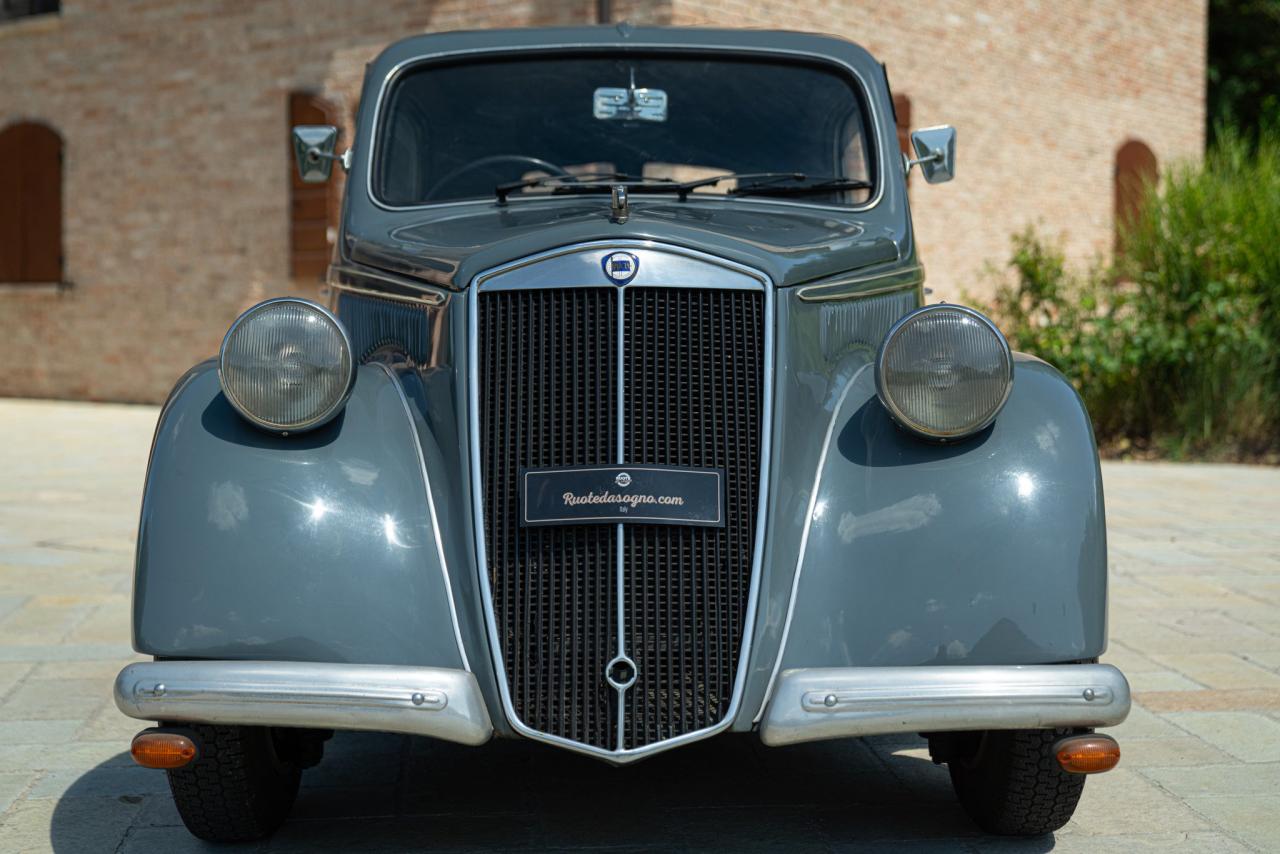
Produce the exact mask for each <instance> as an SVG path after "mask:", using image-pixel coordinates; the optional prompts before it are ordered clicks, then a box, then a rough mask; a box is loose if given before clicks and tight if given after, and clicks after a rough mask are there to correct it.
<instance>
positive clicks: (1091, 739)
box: [1053, 733, 1120, 774]
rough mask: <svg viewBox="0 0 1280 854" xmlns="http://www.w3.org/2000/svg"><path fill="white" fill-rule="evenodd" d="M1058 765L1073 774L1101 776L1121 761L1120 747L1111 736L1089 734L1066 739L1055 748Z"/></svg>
mask: <svg viewBox="0 0 1280 854" xmlns="http://www.w3.org/2000/svg"><path fill="white" fill-rule="evenodd" d="M1053 752H1054V753H1055V754H1056V755H1057V757H1058V764H1059V765H1061V766H1062V770H1063V771H1070V772H1071V773H1072V774H1101V773H1102V772H1103V771H1110V770H1111V769H1112V768H1114V767H1116V764H1117V763H1118V762H1119V761H1120V745H1118V744H1116V740H1115V739H1114V738H1112V737H1111V736H1109V735H1098V734H1097V733H1088V734H1086V735H1073V736H1070V737H1068V738H1064V739H1062V740H1061V741H1059V742H1058V743H1057V744H1055V745H1054V746H1053Z"/></svg>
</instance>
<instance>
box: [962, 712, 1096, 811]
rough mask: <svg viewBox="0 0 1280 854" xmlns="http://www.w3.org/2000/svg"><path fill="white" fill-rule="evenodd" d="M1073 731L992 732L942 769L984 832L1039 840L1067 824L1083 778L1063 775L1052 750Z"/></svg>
mask: <svg viewBox="0 0 1280 854" xmlns="http://www.w3.org/2000/svg"><path fill="white" fill-rule="evenodd" d="M1072 732H1073V730H1065V729H1059V730H1048V729H1028V730H992V731H989V732H985V733H979V734H975V736H976V737H975V740H974V742H970V745H971V747H972V752H968V751H966V753H967V754H968V755H953V756H951V757H950V758H949V759H948V761H947V765H948V767H949V768H950V770H951V785H952V787H953V788H954V789H955V791H956V795H957V796H958V797H959V798H960V804H961V806H963V807H964V810H965V812H967V813H968V814H969V817H970V818H972V819H973V820H974V821H975V822H976V823H977V824H978V825H979V826H980V827H981V828H982V829H983V830H985V831H987V832H988V833H995V834H999V835H1001V836H1039V835H1041V834H1044V833H1052V832H1053V831H1055V830H1058V829H1059V828H1061V827H1062V826H1063V825H1064V824H1066V823H1067V822H1068V821H1070V820H1071V815H1072V814H1073V813H1074V812H1075V810H1076V804H1078V803H1079V802H1080V793H1081V792H1082V791H1084V775H1083V774H1072V773H1069V772H1067V771H1064V770H1062V766H1061V765H1059V764H1058V759H1057V757H1056V756H1055V755H1054V751H1053V745H1054V744H1055V743H1056V742H1057V741H1058V740H1059V739H1061V738H1063V737H1064V736H1067V735H1071V734H1072Z"/></svg>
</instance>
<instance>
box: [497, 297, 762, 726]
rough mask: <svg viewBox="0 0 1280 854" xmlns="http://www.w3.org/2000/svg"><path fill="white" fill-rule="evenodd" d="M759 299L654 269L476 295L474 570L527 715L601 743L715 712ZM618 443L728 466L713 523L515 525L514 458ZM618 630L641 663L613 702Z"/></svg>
mask: <svg viewBox="0 0 1280 854" xmlns="http://www.w3.org/2000/svg"><path fill="white" fill-rule="evenodd" d="M619 300H621V301H622V305H621V306H620V305H619ZM764 300H765V294H764V293H763V291H760V290H728V289H725V290H720V289H701V288H652V287H629V288H624V289H618V288H613V287H608V288H592V287H583V288H555V289H530V290H502V291H493V292H482V293H480V294H479V295H478V307H477V311H478V315H477V327H478V335H479V340H478V342H477V355H478V358H479V361H480V365H479V376H480V382H479V388H478V390H477V391H478V395H477V397H478V403H479V409H480V412H479V416H480V448H479V455H480V460H479V462H480V472H481V480H482V483H481V488H482V490H483V494H482V501H483V514H484V543H485V550H486V553H487V554H486V559H487V567H486V568H485V569H486V571H487V573H488V580H489V587H490V591H491V595H492V600H493V614H492V615H491V616H492V619H493V620H494V623H495V626H496V628H497V636H498V641H499V646H500V649H501V653H502V659H503V666H504V669H505V677H506V680H507V687H508V691H509V695H510V699H511V702H512V705H513V706H514V710H515V713H516V715H517V716H518V717H519V719H520V721H521V722H522V723H523V724H524V725H525V726H527V727H529V728H530V729H532V730H536V731H537V732H540V733H545V734H547V735H552V736H558V737H560V738H564V739H569V740H571V741H575V742H579V743H582V744H585V745H590V746H592V747H595V748H599V749H602V750H609V751H613V750H617V749H620V748H621V749H628V750H630V749H635V748H640V747H644V746H646V745H650V744H654V743H657V742H661V741H665V740H668V739H671V738H675V737H677V736H680V735H683V734H686V733H690V732H696V731H698V730H703V729H707V728H709V727H713V726H715V725H716V724H718V723H721V722H722V721H723V720H724V718H725V716H726V714H727V711H728V709H729V706H730V702H731V697H732V694H733V689H734V680H735V675H736V673H737V669H738V661H739V656H740V655H741V653H742V648H741V647H742V637H743V631H744V628H745V625H746V621H747V619H748V614H747V603H748V599H749V593H750V588H751V573H752V568H753V567H752V558H753V553H754V547H755V538H756V535H757V531H756V518H757V507H758V501H759V494H758V492H759V482H760V453H761V441H762V431H763V424H764V417H765V413H764V411H763V410H764V404H763V388H764V376H763V375H764V359H765V353H764V343H763V342H764V322H765V305H764ZM619 309H621V310H622V312H623V317H622V320H621V330H622V335H621V339H619V334H618V331H619ZM619 367H621V370H622V382H621V386H620V385H619ZM620 393H621V394H622V407H621V412H622V418H623V424H622V430H621V433H622V440H621V441H622V453H621V455H620V454H619V448H618V441H619V439H618V434H619V430H618V423H617V419H618V417H619V415H618V413H619V397H618V396H619V394H620ZM620 458H621V459H620ZM619 461H621V462H623V463H627V464H637V465H638V464H654V465H674V466H688V467H719V468H723V469H724V471H725V482H726V495H727V508H726V509H727V514H726V525H725V527H723V528H699V527H686V526H678V525H625V526H618V525H614V524H605V525H564V526H557V527H546V528H521V527H519V524H518V521H517V519H518V517H517V504H518V498H517V494H516V487H517V471H518V469H519V468H521V467H531V468H536V467H544V466H571V465H587V464H605V465H609V464H615V463H618V462H619ZM619 536H621V538H622V542H621V546H622V547H621V552H620V553H619V549H618V537H619ZM619 561H621V573H620V578H621V583H619V568H620V567H619ZM619 595H621V597H622V600H621V603H619V599H618V597H619ZM619 604H621V609H620V608H619ZM620 614H621V620H622V625H621V633H620V632H619V615H620ZM619 637H621V639H622V642H623V645H624V647H625V652H626V654H627V655H628V656H629V657H630V658H631V659H632V660H633V661H634V662H635V664H636V669H637V678H636V682H635V684H634V685H632V686H631V687H630V688H629V689H627V690H626V691H625V693H624V694H623V698H622V702H621V703H619V701H618V692H616V691H615V690H614V688H612V687H611V686H610V685H609V683H608V682H607V681H606V680H605V667H606V665H607V664H608V662H609V661H610V660H611V659H613V658H614V657H615V656H616V655H617V654H618V652H619Z"/></svg>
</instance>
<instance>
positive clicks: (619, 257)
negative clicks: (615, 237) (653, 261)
mask: <svg viewBox="0 0 1280 854" xmlns="http://www.w3.org/2000/svg"><path fill="white" fill-rule="evenodd" d="M600 266H601V267H602V268H603V269H604V274H605V275H606V276H608V277H609V281H611V282H613V283H614V284H615V285H625V284H626V283H627V282H629V281H631V280H632V279H634V278H635V277H636V273H639V272H640V259H639V258H637V257H636V256H635V255H632V254H631V253H630V252H610V253H609V254H608V255H606V256H604V260H602V261H601V262H600Z"/></svg>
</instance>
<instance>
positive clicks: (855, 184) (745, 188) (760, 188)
mask: <svg viewBox="0 0 1280 854" xmlns="http://www.w3.org/2000/svg"><path fill="white" fill-rule="evenodd" d="M870 189H871V184H870V183H869V182H867V181H860V180H858V179H855V178H831V179H829V180H826V181H815V182H814V183H812V184H805V183H799V184H769V183H756V184H745V185H742V186H738V187H734V188H733V189H732V190H730V191H729V195H731V196H806V195H810V194H817V193H833V192H838V191H840V190H870Z"/></svg>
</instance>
